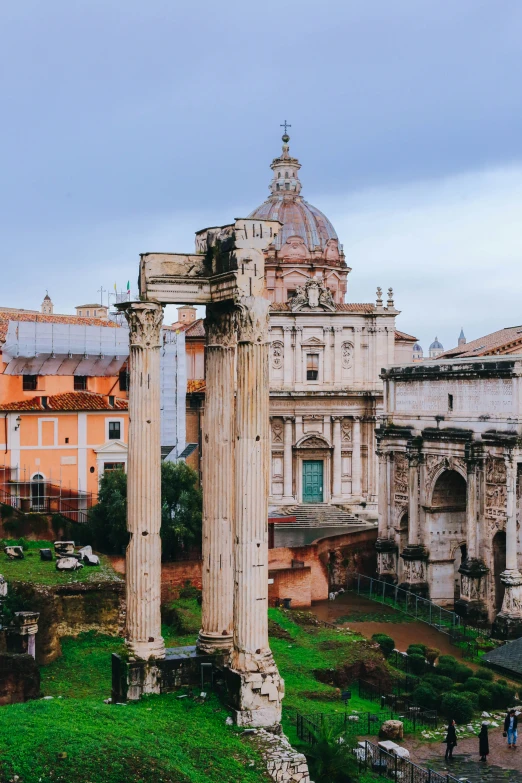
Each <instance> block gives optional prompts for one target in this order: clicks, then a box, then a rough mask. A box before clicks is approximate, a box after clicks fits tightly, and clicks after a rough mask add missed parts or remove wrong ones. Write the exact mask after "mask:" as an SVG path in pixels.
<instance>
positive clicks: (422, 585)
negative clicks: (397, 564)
mask: <svg viewBox="0 0 522 783" xmlns="http://www.w3.org/2000/svg"><path fill="white" fill-rule="evenodd" d="M399 587H400V589H401V590H409V591H410V593H415V594H416V595H419V596H420V597H421V598H429V597H430V586H429V584H428V583H427V582H401V583H400V585H399Z"/></svg>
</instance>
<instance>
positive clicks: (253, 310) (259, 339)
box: [236, 296, 270, 343]
mask: <svg viewBox="0 0 522 783" xmlns="http://www.w3.org/2000/svg"><path fill="white" fill-rule="evenodd" d="M236 304H237V310H236V328H237V339H238V342H240V343H266V342H268V311H269V308H270V302H269V301H268V299H264V298H263V297H261V296H243V297H241V299H239V300H238V301H237V303H236Z"/></svg>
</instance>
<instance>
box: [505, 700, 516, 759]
mask: <svg viewBox="0 0 522 783" xmlns="http://www.w3.org/2000/svg"><path fill="white" fill-rule="evenodd" d="M517 726H518V718H517V716H516V713H515V710H509V712H508V714H507V715H506V719H505V721H504V736H507V741H508V748H513V750H515V748H516V746H517V734H518V731H517Z"/></svg>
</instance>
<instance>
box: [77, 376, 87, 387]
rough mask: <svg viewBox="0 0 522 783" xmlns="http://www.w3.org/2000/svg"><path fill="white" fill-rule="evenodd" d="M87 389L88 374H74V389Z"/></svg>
mask: <svg viewBox="0 0 522 783" xmlns="http://www.w3.org/2000/svg"><path fill="white" fill-rule="evenodd" d="M86 389H87V376H86V375H75V376H74V391H85V390H86Z"/></svg>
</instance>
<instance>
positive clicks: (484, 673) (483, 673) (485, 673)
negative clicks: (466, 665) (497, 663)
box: [473, 669, 493, 682]
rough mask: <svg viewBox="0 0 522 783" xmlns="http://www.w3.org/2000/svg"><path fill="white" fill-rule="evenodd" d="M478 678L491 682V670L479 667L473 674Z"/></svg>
mask: <svg viewBox="0 0 522 783" xmlns="http://www.w3.org/2000/svg"><path fill="white" fill-rule="evenodd" d="M473 676H474V677H476V678H477V679H479V680H486V682H493V672H492V671H490V670H489V669H479V670H478V672H475V674H474V675H473Z"/></svg>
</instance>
